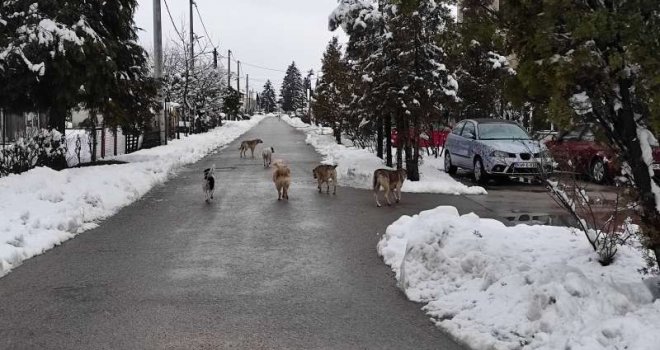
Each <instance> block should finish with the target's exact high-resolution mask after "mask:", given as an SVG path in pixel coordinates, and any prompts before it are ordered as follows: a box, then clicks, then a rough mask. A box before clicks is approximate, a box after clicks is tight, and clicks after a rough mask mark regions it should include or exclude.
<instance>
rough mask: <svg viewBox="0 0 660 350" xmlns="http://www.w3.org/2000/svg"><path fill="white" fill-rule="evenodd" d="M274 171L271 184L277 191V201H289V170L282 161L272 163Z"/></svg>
mask: <svg viewBox="0 0 660 350" xmlns="http://www.w3.org/2000/svg"><path fill="white" fill-rule="evenodd" d="M273 165H274V166H275V170H274V171H273V182H274V183H275V189H277V200H278V201H279V200H281V199H286V200H289V186H290V185H291V170H290V169H289V167H288V166H286V165H285V164H284V163H283V162H282V161H279V160H278V161H275V162H274V163H273Z"/></svg>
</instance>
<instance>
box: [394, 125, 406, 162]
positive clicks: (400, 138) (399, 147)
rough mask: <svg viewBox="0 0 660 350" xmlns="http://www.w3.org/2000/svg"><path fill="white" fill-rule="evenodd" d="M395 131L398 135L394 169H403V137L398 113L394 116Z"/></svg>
mask: <svg viewBox="0 0 660 350" xmlns="http://www.w3.org/2000/svg"><path fill="white" fill-rule="evenodd" d="M396 129H397V133H398V138H397V145H396V168H397V169H401V168H403V144H404V141H405V136H403V135H404V134H403V116H402V115H401V114H400V113H397V115H396Z"/></svg>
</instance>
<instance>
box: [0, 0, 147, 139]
mask: <svg viewBox="0 0 660 350" xmlns="http://www.w3.org/2000/svg"><path fill="white" fill-rule="evenodd" d="M136 6H137V1H135V0H118V1H112V2H90V1H84V0H73V1H66V2H61V1H53V0H50V1H49V0H42V1H28V0H6V1H3V3H2V11H1V12H0V27H1V28H2V33H3V34H2V35H0V74H1V76H0V78H1V81H2V84H0V97H1V99H2V101H3V105H4V106H5V107H6V108H10V109H14V110H17V111H27V110H41V111H46V112H47V113H48V115H49V124H50V127H52V128H57V129H58V130H60V131H61V132H63V131H64V125H65V118H66V116H67V115H68V113H69V111H70V110H71V109H72V108H76V107H78V106H80V105H81V104H82V105H83V106H84V107H87V108H91V109H92V110H93V113H97V112H100V113H103V112H106V113H104V117H105V118H104V120H105V121H106V122H107V123H108V124H110V125H120V124H122V126H123V124H126V126H127V127H128V126H130V125H133V124H135V119H134V116H135V115H136V113H134V112H135V110H136V109H141V112H140V113H137V114H140V115H141V116H144V117H148V118H150V116H149V114H152V113H142V112H143V111H149V110H150V109H151V108H152V107H153V106H154V104H153V103H152V102H153V97H155V95H153V94H152V93H153V92H155V89H154V88H153V84H154V82H153V80H151V79H150V78H149V76H148V73H149V72H148V65H147V63H146V62H147V61H146V53H145V52H144V50H143V49H142V48H141V47H140V46H139V45H138V44H137V41H136V40H137V34H136V32H137V28H136V27H135V24H134V22H133V13H134V10H135V7H136ZM138 91H139V93H147V94H151V95H144V96H140V99H141V101H136V99H135V98H133V97H132V96H131V95H132V94H134V93H137V92H138ZM109 111H112V112H114V113H115V114H112V115H110V114H108V115H105V114H107V112H109ZM137 124H144V123H143V122H137Z"/></svg>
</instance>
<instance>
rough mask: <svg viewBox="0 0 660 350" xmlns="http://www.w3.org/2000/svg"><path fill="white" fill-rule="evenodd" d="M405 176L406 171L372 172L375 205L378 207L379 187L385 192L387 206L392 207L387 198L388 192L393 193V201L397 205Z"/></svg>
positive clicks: (385, 170)
mask: <svg viewBox="0 0 660 350" xmlns="http://www.w3.org/2000/svg"><path fill="white" fill-rule="evenodd" d="M407 176H408V174H407V172H406V169H398V170H389V169H378V170H376V171H374V198H375V199H376V205H377V206H379V207H380V202H379V201H378V191H379V190H380V188H381V187H382V188H383V190H385V200H386V201H387V205H392V203H390V198H389V196H390V191H392V192H394V199H395V200H396V202H397V203H399V201H400V200H401V187H402V186H403V182H404V181H406V177H407Z"/></svg>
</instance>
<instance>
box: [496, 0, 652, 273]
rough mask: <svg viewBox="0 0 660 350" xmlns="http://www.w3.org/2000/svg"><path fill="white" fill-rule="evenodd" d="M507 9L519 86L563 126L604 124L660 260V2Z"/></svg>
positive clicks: (521, 4)
mask: <svg viewBox="0 0 660 350" xmlns="http://www.w3.org/2000/svg"><path fill="white" fill-rule="evenodd" d="M505 5H506V6H505V7H503V11H502V13H501V16H503V18H504V20H503V23H505V24H506V25H505V29H506V40H507V44H508V46H509V47H510V49H511V50H512V52H515V54H516V59H517V61H518V62H519V64H518V67H517V69H516V70H517V72H518V80H519V82H520V86H521V87H522V89H524V91H525V92H526V93H527V94H528V95H529V96H530V97H531V98H533V99H535V100H540V101H545V102H546V103H547V105H548V106H549V109H550V111H551V113H550V115H551V116H552V117H553V118H554V120H555V121H557V122H560V123H563V124H565V125H566V124H569V123H571V122H584V121H590V122H594V123H596V124H598V125H600V126H601V128H602V130H603V131H604V132H605V134H606V136H607V138H608V139H609V140H610V141H611V145H612V146H613V147H615V148H616V149H617V150H618V151H619V153H620V157H621V160H622V161H625V163H627V167H629V176H630V177H631V178H632V179H633V184H634V187H635V188H636V189H637V192H638V195H639V199H638V204H639V205H640V208H641V209H640V217H641V219H642V223H643V232H644V234H645V243H646V245H647V247H649V248H650V249H651V250H653V251H654V252H655V258H656V260H657V261H658V262H660V187H659V186H658V184H657V183H655V182H654V181H653V180H652V174H653V172H652V169H651V165H652V154H651V147H652V144H657V141H656V139H655V137H654V131H655V132H657V131H658V130H660V56H659V55H658V52H660V40H658V38H660V16H658V13H660V2H658V1H655V0H635V1H623V2H621V1H587V0H580V1H552V0H545V1H533V2H529V1H521V0H511V1H506V3H505ZM655 135H657V134H655ZM624 168H626V167H624ZM613 175H616V174H613Z"/></svg>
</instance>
